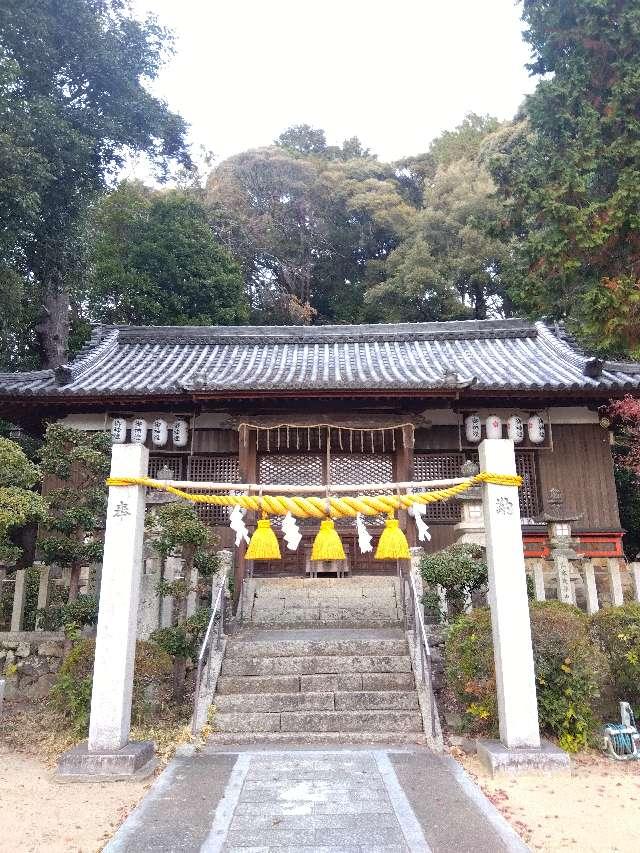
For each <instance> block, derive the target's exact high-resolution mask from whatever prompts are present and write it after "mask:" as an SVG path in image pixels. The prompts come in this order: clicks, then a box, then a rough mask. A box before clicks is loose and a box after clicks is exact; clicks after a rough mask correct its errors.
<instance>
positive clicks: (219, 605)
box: [191, 569, 229, 735]
mask: <svg viewBox="0 0 640 853" xmlns="http://www.w3.org/2000/svg"><path fill="white" fill-rule="evenodd" d="M228 574H229V570H228V569H225V571H224V573H223V575H222V577H221V578H220V588H219V589H218V595H217V596H216V600H215V603H214V605H213V608H212V610H211V616H210V618H209V624H208V625H207V630H206V631H205V634H204V639H203V640H202V644H201V646H200V651H199V652H198V668H197V671H196V685H195V691H194V694H193V720H192V723H191V731H192V733H193V734H194V735H195V734H197V733H198V702H199V700H200V688H201V686H202V673H203V670H204V667H205V664H206V663H207V662H208V661H209V658H210V655H211V640H212V632H213V626H214V625H215V622H216V616H217V615H218V611H220V618H219V619H218V631H217V636H216V649H219V648H220V644H221V642H222V635H223V633H224V593H225V589H226V586H227V576H228ZM209 677H210V668H207V684H209Z"/></svg>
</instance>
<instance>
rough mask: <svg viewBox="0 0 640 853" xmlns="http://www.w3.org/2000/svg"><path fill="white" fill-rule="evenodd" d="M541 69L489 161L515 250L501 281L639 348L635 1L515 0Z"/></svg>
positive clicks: (520, 300) (541, 309) (593, 331)
mask: <svg viewBox="0 0 640 853" xmlns="http://www.w3.org/2000/svg"><path fill="white" fill-rule="evenodd" d="M523 20H524V22H525V23H526V24H527V29H526V30H525V33H524V37H525V38H526V39H527V41H528V42H529V44H530V45H531V48H532V51H533V62H532V63H531V65H530V66H529V68H530V70H531V72H532V73H533V74H540V75H544V79H542V80H541V81H540V82H539V83H538V86H537V88H536V90H535V92H534V93H533V94H532V95H531V96H529V97H528V98H527V100H526V102H525V105H524V112H523V115H522V116H520V122H519V123H518V125H517V127H516V128H515V129H514V131H513V132H511V133H509V134H507V135H506V136H505V137H504V138H503V140H502V142H503V145H502V147H501V149H499V150H498V151H497V152H496V153H495V156H494V157H493V160H492V169H493V174H494V176H495V177H496V179H497V180H498V182H499V183H500V185H501V188H502V190H503V192H504V194H505V196H506V197H507V199H508V204H509V207H510V216H509V225H510V229H511V233H512V235H513V237H514V240H513V249H514V252H515V253H516V257H517V260H518V264H517V268H518V270H519V272H518V274H517V275H514V278H513V280H512V282H511V286H510V292H511V295H512V297H513V300H514V302H515V303H516V305H517V306H518V307H519V308H520V309H524V310H525V311H528V312H529V313H530V314H532V315H534V316H540V315H548V316H551V317H555V318H566V319H567V320H569V322H570V323H571V324H572V325H573V326H574V328H575V330H576V331H578V332H579V333H580V334H581V335H582V336H583V337H584V338H586V339H587V341H588V342H589V343H590V344H591V345H594V346H597V347H599V348H600V349H602V350H605V351H606V350H608V351H621V350H623V351H628V352H631V353H634V354H639V353H640V213H639V211H640V120H639V116H640V67H639V66H638V55H639V53H640V5H639V4H638V3H637V2H628V0H563V2H561V3H550V2H548V0H524V7H523Z"/></svg>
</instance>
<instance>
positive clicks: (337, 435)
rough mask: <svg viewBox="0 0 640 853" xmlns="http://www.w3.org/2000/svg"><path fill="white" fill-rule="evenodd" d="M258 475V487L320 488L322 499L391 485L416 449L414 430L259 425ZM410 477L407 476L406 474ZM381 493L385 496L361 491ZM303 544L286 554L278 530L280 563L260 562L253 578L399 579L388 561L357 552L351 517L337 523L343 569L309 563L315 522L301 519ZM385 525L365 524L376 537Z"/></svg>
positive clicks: (375, 520) (379, 521)
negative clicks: (332, 491) (406, 454)
mask: <svg viewBox="0 0 640 853" xmlns="http://www.w3.org/2000/svg"><path fill="white" fill-rule="evenodd" d="M253 430H255V452H256V475H257V482H258V484H259V485H260V486H269V485H273V484H277V483H287V484H290V485H296V486H297V485H299V486H314V485H317V486H318V495H319V496H322V495H323V494H324V493H325V491H326V489H327V487H330V486H336V485H346V484H349V483H353V484H358V483H363V484H366V483H383V482H389V483H391V482H392V481H393V480H394V479H396V477H395V473H396V470H397V468H398V465H397V457H398V452H399V451H404V450H405V449H407V448H409V449H410V448H411V447H412V445H413V430H412V428H411V429H408V428H407V425H404V426H395V425H393V426H389V427H388V428H387V427H384V426H375V427H371V426H369V427H367V428H365V427H362V428H357V427H353V426H349V427H343V426H332V425H328V424H321V425H317V424H313V425H307V424H300V423H299V422H296V423H295V424H289V425H284V426H283V425H278V426H274V427H269V426H261V427H258V426H255V427H253ZM406 476H407V478H410V473H409V471H407V472H406ZM363 493H366V494H383V492H380V491H378V492H371V491H370V492H363ZM298 525H299V527H300V532H301V533H302V537H303V538H302V541H301V542H300V545H299V546H298V548H297V549H296V550H295V551H290V550H288V549H287V547H286V544H285V543H284V541H283V538H282V534H281V533H280V531H279V529H278V528H277V525H276V524H274V529H275V530H276V535H277V536H278V539H279V540H280V547H281V553H282V559H280V560H273V561H260V562H258V561H256V562H255V564H254V566H253V574H254V576H255V577H305V576H307V577H309V576H312V575H314V574H316V573H317V575H318V577H323V576H327V577H336V575H338V573H339V572H344V573H345V574H348V575H351V576H353V575H381V574H382V575H384V574H395V573H396V566H395V565H394V564H391V563H389V562H388V561H381V560H374V559H373V554H372V553H368V554H363V553H361V551H360V549H359V548H358V537H357V532H356V526H355V522H354V520H353V519H352V518H345V519H337V520H336V527H337V529H338V530H339V533H340V538H341V540H342V543H343V545H344V550H345V554H346V555H347V559H346V561H345V563H344V564H342V565H338V564H333V565H332V564H330V563H311V561H310V555H311V548H312V545H313V540H314V537H315V535H316V533H317V528H318V524H317V520H316V519H311V518H310V519H299V520H298ZM383 525H384V516H379V517H372V518H368V519H367V526H368V527H369V528H370V530H371V533H372V534H373V535H374V536H375V535H377V534H378V533H379V532H380V530H381V529H382V527H383Z"/></svg>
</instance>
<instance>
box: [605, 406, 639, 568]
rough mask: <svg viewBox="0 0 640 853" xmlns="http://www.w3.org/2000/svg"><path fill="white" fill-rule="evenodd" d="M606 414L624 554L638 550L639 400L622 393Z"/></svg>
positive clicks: (634, 555) (634, 554) (632, 553)
mask: <svg viewBox="0 0 640 853" xmlns="http://www.w3.org/2000/svg"><path fill="white" fill-rule="evenodd" d="M608 415H609V417H610V419H611V422H612V425H613V428H614V435H615V447H614V462H615V476H616V487H617V490H618V507H619V510H620V523H621V524H622V527H623V528H624V529H625V530H626V531H627V532H626V535H625V537H624V548H625V552H626V554H627V555H628V556H629V557H631V558H635V557H636V555H637V554H638V552H640V400H638V399H636V398H634V397H630V396H627V397H624V398H623V399H622V400H615V401H613V402H611V403H610V405H609V409H608Z"/></svg>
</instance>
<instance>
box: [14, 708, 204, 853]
mask: <svg viewBox="0 0 640 853" xmlns="http://www.w3.org/2000/svg"><path fill="white" fill-rule="evenodd" d="M131 737H132V739H133V740H153V741H154V742H155V744H156V755H157V757H158V761H159V768H158V770H157V771H156V775H157V773H158V772H159V771H160V769H161V768H162V767H163V766H164V765H165V764H166V763H167V762H168V761H169V760H170V759H171V757H172V755H173V753H174V751H175V748H176V746H177V745H178V744H179V743H183V742H186V741H188V740H189V733H188V729H186V728H185V727H184V725H182V724H181V723H179V722H175V721H171V720H166V721H164V723H163V724H158V726H157V728H153V727H143V728H141V727H133V728H132V731H131ZM79 739H80V737H79V735H77V734H74V733H73V732H72V731H70V730H69V726H68V723H67V722H66V721H65V720H64V718H63V717H61V716H60V714H59V713H58V712H57V711H56V710H55V709H54V708H53V707H52V706H51V705H50V703H48V702H39V703H14V702H8V703H5V712H4V714H3V715H2V718H0V853H98V851H100V850H102V848H103V846H104V845H105V843H106V842H107V840H108V839H109V838H111V836H112V835H113V833H114V832H115V830H116V829H117V828H118V826H120V824H121V823H122V822H123V820H124V819H125V817H126V816H127V815H128V814H129V812H130V811H131V810H132V809H133V807H134V806H135V805H136V804H137V803H138V802H139V801H140V799H141V798H142V796H143V795H144V793H145V792H146V791H147V790H148V789H149V787H150V786H151V784H152V782H153V779H154V777H151V778H150V779H147V780H145V781H144V782H102V783H101V782H95V783H64V784H60V783H59V782H56V781H55V777H54V771H55V767H56V762H57V759H58V756H59V755H60V754H61V753H62V752H64V751H65V750H66V749H69V748H70V747H71V746H73V745H74V744H75V743H77V742H78V740H79Z"/></svg>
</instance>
